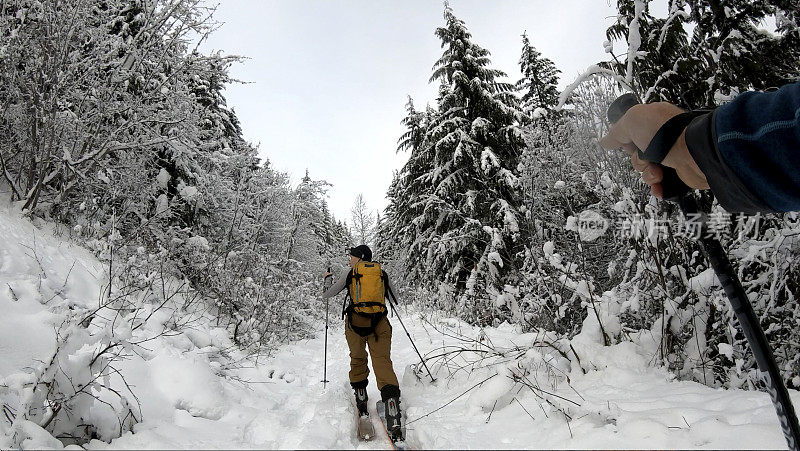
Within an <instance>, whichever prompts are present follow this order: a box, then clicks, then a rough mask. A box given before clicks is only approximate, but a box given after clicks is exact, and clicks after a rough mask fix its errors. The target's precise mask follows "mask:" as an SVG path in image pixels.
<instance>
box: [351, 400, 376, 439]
mask: <svg viewBox="0 0 800 451" xmlns="http://www.w3.org/2000/svg"><path fill="white" fill-rule="evenodd" d="M353 407H354V408H355V409H356V432H357V433H358V439H359V440H363V441H365V442H368V441H370V440H372V439H373V438H375V427H374V426H373V425H372V419H371V418H370V416H369V414H366V415H361V414H359V412H358V407H357V406H356V405H355V404H353Z"/></svg>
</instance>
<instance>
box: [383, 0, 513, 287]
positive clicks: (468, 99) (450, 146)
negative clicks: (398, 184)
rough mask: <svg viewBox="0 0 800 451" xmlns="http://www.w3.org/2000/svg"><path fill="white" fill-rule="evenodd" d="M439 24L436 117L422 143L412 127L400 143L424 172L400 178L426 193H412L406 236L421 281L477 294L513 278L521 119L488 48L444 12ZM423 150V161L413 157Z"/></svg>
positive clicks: (431, 119)
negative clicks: (414, 211)
mask: <svg viewBox="0 0 800 451" xmlns="http://www.w3.org/2000/svg"><path fill="white" fill-rule="evenodd" d="M444 18H445V26H444V27H441V28H438V29H437V30H436V35H437V36H438V37H439V38H440V39H441V40H442V47H443V48H444V52H443V54H442V57H441V58H440V59H439V60H438V61H437V62H436V64H435V65H434V72H433V75H432V77H431V81H432V82H433V81H438V82H439V83H440V87H439V96H438V99H437V110H436V111H435V112H434V113H433V114H430V115H428V120H429V123H428V124H427V126H426V127H425V135H424V137H422V136H420V135H419V134H418V133H417V132H418V129H417V128H416V127H417V125H416V122H414V120H409V122H408V123H407V126H409V125H410V127H409V130H410V131H411V134H409V135H408V140H406V141H402V142H401V146H402V145H403V144H402V143H403V142H407V143H408V144H409V145H411V146H412V147H414V149H413V152H412V156H411V160H414V162H415V163H421V166H422V167H421V168H420V169H423V170H424V172H422V171H420V172H421V173H417V174H418V175H417V174H414V175H416V177H414V178H413V179H411V178H410V177H408V175H411V174H413V173H412V171H407V172H406V176H407V178H405V179H404V182H402V183H405V182H407V181H410V182H411V183H414V182H418V183H420V188H423V187H425V188H427V189H426V190H424V191H423V190H420V191H417V190H416V189H415V190H413V192H412V194H410V195H412V196H419V197H418V202H420V205H419V206H417V207H416V208H417V211H419V216H417V217H415V218H413V219H411V221H410V224H413V225H414V229H413V230H409V231H408V233H407V236H408V239H409V241H410V242H411V246H410V251H409V252H410V254H411V255H412V256H419V257H421V258H410V259H409V264H410V265H412V266H414V267H416V268H415V269H416V273H418V274H420V276H421V280H428V281H442V282H447V283H450V284H453V285H455V286H456V288H457V289H458V290H460V291H462V292H463V291H465V290H466V292H468V293H469V294H474V293H475V290H474V289H475V288H477V287H485V288H486V289H487V290H490V291H493V290H498V289H501V287H502V286H503V284H504V282H506V281H507V280H508V276H509V275H510V274H513V273H514V271H515V270H514V268H515V261H514V259H515V251H514V248H515V242H516V240H517V239H518V235H519V234H518V231H519V226H518V223H519V220H520V213H519V210H518V197H517V189H518V179H517V166H518V161H519V156H520V152H521V150H522V146H523V141H522V137H521V134H520V133H519V130H518V128H517V124H518V121H519V119H520V117H521V113H520V111H519V109H518V105H517V104H518V101H517V99H516V98H515V97H514V95H513V86H511V85H510V84H508V83H503V82H500V81H499V78H501V77H503V76H505V74H504V73H503V72H502V71H500V70H497V69H492V68H490V67H489V65H490V60H489V51H488V50H486V49H484V48H482V47H480V46H478V45H476V44H474V43H473V42H472V41H471V34H470V33H469V31H468V30H467V28H466V26H465V25H464V22H462V21H461V20H459V19H458V18H457V17H456V16H455V15H454V14H453V11H452V9H451V8H450V7H449V5H445V12H444ZM409 118H419V116H416V115H413V116H412V115H409ZM420 152H423V153H424V155H425V156H426V158H421V159H420V158H415V157H419V153H420ZM427 158H430V159H431V161H430V163H428V160H427ZM426 166H429V167H426ZM415 172H416V171H415ZM409 186H410V185H409ZM409 186H404V188H408V187H409ZM400 205H401V204H400V203H399V202H398V206H397V208H398V209H399V208H400ZM422 257H424V258H422Z"/></svg>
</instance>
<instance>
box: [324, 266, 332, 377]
mask: <svg viewBox="0 0 800 451" xmlns="http://www.w3.org/2000/svg"><path fill="white" fill-rule="evenodd" d="M328 272H329V273H330V272H331V267H330V266H328ZM331 278H332V276H331V275H328V276H326V277H325V281H324V282H323V283H322V292H323V293H324V292H325V291H326V290H327V289H328V288H330V283H328V281H329V280H330V279H331ZM327 384H328V298H325V357H324V363H323V367H322V388H325V386H326V385H327Z"/></svg>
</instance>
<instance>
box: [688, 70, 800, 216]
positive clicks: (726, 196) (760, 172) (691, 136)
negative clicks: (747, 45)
mask: <svg viewBox="0 0 800 451" xmlns="http://www.w3.org/2000/svg"><path fill="white" fill-rule="evenodd" d="M686 144H687V146H688V148H689V152H690V153H691V154H692V157H693V158H694V159H695V161H696V162H697V165H698V166H699V167H700V170H701V171H703V174H705V176H706V179H707V180H708V184H709V186H710V187H711V191H713V192H714V196H715V197H716V198H717V200H718V201H719V203H720V205H722V206H723V207H724V208H725V209H726V210H728V211H730V212H743V213H759V212H762V213H769V212H785V211H796V210H800V82H798V83H793V84H790V85H787V86H784V87H782V88H781V89H779V90H777V91H775V92H746V93H744V94H741V95H739V96H738V97H736V99H734V100H733V101H732V102H730V103H728V104H725V105H723V106H721V107H719V108H717V109H716V110H714V111H713V112H710V113H708V114H705V115H703V116H700V117H697V118H695V119H694V120H693V121H692V123H691V124H689V126H688V127H687V128H686Z"/></svg>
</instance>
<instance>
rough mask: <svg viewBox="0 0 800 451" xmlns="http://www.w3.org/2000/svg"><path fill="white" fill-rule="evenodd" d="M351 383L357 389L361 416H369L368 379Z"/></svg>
mask: <svg viewBox="0 0 800 451" xmlns="http://www.w3.org/2000/svg"><path fill="white" fill-rule="evenodd" d="M350 385H352V387H353V390H354V391H355V395H356V408H357V409H358V414H359V416H369V410H367V401H368V397H367V381H361V382H351V383H350Z"/></svg>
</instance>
